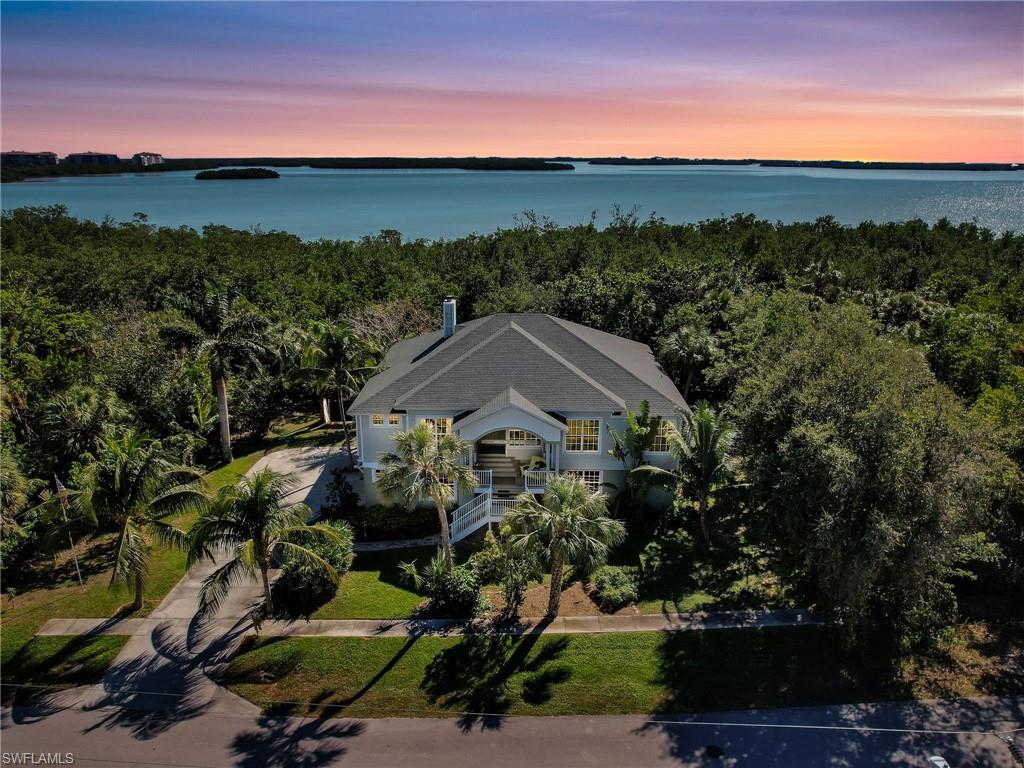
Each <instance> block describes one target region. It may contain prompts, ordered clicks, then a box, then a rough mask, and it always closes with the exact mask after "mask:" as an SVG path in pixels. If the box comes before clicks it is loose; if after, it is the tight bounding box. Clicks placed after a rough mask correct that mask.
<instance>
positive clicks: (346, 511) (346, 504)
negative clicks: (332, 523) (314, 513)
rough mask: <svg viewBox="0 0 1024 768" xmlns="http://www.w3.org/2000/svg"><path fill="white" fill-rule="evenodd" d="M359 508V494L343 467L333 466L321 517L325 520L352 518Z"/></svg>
mask: <svg viewBox="0 0 1024 768" xmlns="http://www.w3.org/2000/svg"><path fill="white" fill-rule="evenodd" d="M358 509H359V494H358V493H356V492H355V490H353V488H352V483H350V482H349V481H348V477H346V476H345V472H344V471H343V470H342V468H341V467H334V468H332V469H331V481H330V482H329V483H328V484H327V498H326V499H325V500H324V503H323V504H321V505H320V517H321V518H323V519H324V520H351V519H352V517H353V516H354V515H355V514H356V513H357V510H358Z"/></svg>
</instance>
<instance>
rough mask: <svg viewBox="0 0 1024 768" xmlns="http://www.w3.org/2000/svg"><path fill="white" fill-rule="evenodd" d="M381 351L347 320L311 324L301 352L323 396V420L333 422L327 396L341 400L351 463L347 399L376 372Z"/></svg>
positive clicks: (339, 405) (339, 404) (343, 423)
mask: <svg viewBox="0 0 1024 768" xmlns="http://www.w3.org/2000/svg"><path fill="white" fill-rule="evenodd" d="M380 358H381V350H380V348H379V347H378V346H377V345H376V343H374V342H373V341H372V340H371V339H369V338H367V337H365V336H362V335H361V334H359V333H358V332H357V331H356V329H355V327H354V326H353V325H352V324H351V323H349V322H347V321H345V320H338V321H331V320H320V321H317V322H314V323H312V324H311V325H310V327H309V330H308V332H307V334H306V341H305V344H304V345H303V349H302V367H303V369H304V370H306V371H307V372H308V374H309V376H310V377H311V378H312V380H313V385H314V387H316V389H317V391H318V392H319V393H320V398H321V406H322V408H323V411H324V421H325V422H326V423H330V409H329V406H328V405H327V393H328V392H333V393H334V394H335V395H336V396H337V398H338V410H339V413H340V415H341V425H342V429H343V430H344V431H345V448H346V450H347V451H348V463H349V466H350V467H351V466H352V465H353V463H354V461H355V459H354V458H353V456H352V434H351V432H350V431H349V428H348V415H347V414H346V412H345V400H347V399H348V398H350V397H353V396H354V395H355V394H356V393H357V392H358V391H359V390H360V388H362V386H363V384H364V383H365V382H366V379H367V377H368V376H369V375H370V374H371V373H373V372H374V371H376V370H377V367H378V365H379V363H380Z"/></svg>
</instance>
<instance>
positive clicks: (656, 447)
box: [650, 419, 673, 453]
mask: <svg viewBox="0 0 1024 768" xmlns="http://www.w3.org/2000/svg"><path fill="white" fill-rule="evenodd" d="M672 426H673V424H672V422H671V421H670V420H668V419H662V420H661V421H660V422H658V431H657V432H655V433H654V439H653V440H652V441H651V449H650V450H651V452H652V453H668V450H669V440H668V438H669V435H671V434H672Z"/></svg>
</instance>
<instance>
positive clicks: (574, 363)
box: [350, 313, 685, 415]
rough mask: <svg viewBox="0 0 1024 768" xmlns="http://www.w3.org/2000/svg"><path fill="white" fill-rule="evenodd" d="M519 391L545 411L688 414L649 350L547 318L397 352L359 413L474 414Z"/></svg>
mask: <svg viewBox="0 0 1024 768" xmlns="http://www.w3.org/2000/svg"><path fill="white" fill-rule="evenodd" d="M509 387H513V388H514V389H515V390H517V392H518V393H519V394H521V395H522V396H523V397H524V398H526V399H527V400H529V401H530V402H532V403H533V404H534V405H535V406H536V407H537V408H540V409H542V410H544V411H598V412H607V413H610V412H614V411H624V410H625V409H626V408H631V409H634V410H635V409H636V408H637V407H638V406H639V404H640V401H641V400H649V401H650V403H651V410H652V411H653V412H654V413H656V414H661V415H671V414H672V413H674V412H675V410H676V409H677V408H682V407H685V402H684V401H683V397H682V395H681V394H680V393H679V390H678V389H676V387H675V385H674V384H673V383H672V381H671V379H669V377H668V376H666V375H665V373H664V372H663V371H662V370H661V368H660V366H659V365H658V363H657V361H656V360H655V359H654V355H653V354H651V350H650V349H649V348H648V347H647V346H646V345H645V344H640V343H638V342H635V341H630V340H629V339H624V338H622V337H620V336H613V335H612V334H610V333H604V332H603V331H598V330H595V329H593V328H588V327H586V326H583V325H579V324H577V323H571V322H569V321H567V320H561V319H558V318H555V317H551V316H550V315H544V314H529V313H523V314H502V315H491V316H489V317H482V318H479V319H477V320H471V321H469V322H466V323H462V324H460V325H458V326H457V327H456V329H455V333H454V335H452V336H451V337H449V338H447V339H444V338H442V336H441V332H440V330H438V331H434V332H432V333H428V334H424V335H423V336H418V337H416V338H414V339H406V340H404V341H400V342H398V343H397V344H395V345H394V346H393V347H392V348H391V349H390V350H389V351H388V355H387V358H386V359H385V370H384V371H383V372H382V373H380V374H378V375H376V376H374V377H373V378H372V379H370V381H368V382H367V384H366V386H365V387H364V388H363V390H362V392H360V393H359V396H358V397H357V398H356V400H355V402H354V403H353V404H352V407H351V409H350V411H351V412H352V413H353V414H366V413H386V412H388V411H391V410H406V411H423V410H428V411H429V410H431V409H438V410H439V411H446V412H447V411H466V410H476V409H478V408H481V407H483V406H484V405H485V404H487V403H488V401H490V400H492V399H494V398H496V397H498V396H499V395H500V394H501V393H502V392H503V391H504V390H506V389H508V388H509Z"/></svg>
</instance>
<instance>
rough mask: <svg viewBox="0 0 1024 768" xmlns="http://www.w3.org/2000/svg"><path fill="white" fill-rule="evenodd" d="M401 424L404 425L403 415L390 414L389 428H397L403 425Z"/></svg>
mask: <svg viewBox="0 0 1024 768" xmlns="http://www.w3.org/2000/svg"><path fill="white" fill-rule="evenodd" d="M401 423H402V416H401V414H398V413H389V414H388V426H389V427H397V426H399V425H401Z"/></svg>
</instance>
